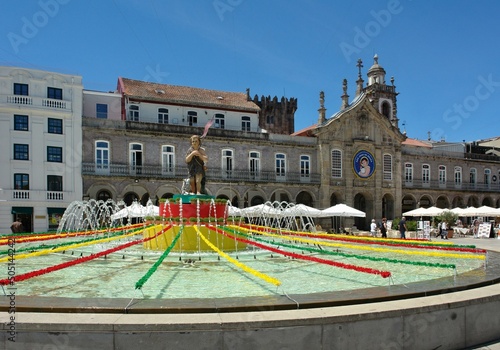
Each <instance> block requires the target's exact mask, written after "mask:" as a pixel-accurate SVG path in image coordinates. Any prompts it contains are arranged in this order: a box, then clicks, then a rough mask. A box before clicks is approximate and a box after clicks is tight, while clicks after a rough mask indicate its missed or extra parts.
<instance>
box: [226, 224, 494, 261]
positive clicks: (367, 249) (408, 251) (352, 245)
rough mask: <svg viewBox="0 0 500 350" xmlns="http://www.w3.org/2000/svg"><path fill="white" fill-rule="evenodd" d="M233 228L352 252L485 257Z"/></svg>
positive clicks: (462, 257)
mask: <svg viewBox="0 0 500 350" xmlns="http://www.w3.org/2000/svg"><path fill="white" fill-rule="evenodd" d="M233 228H239V229H242V230H244V231H248V232H252V233H256V234H260V235H263V236H268V237H274V238H281V239H291V240H293V241H297V242H302V243H311V244H321V245H323V246H328V247H336V248H348V249H354V250H356V249H357V250H365V251H373V252H382V253H398V254H406V255H421V256H433V257H448V258H458V259H478V260H485V259H486V256H485V255H474V254H454V253H437V252H427V251H421V250H418V251H417V250H415V251H411V250H403V249H390V248H374V247H367V246H360V245H354V244H345V243H330V242H326V241H316V240H312V239H305V238H298V237H292V236H283V235H277V234H273V233H266V232H263V231H258V230H250V229H246V228H243V227H240V226H233Z"/></svg>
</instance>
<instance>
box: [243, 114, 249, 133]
mask: <svg viewBox="0 0 500 350" xmlns="http://www.w3.org/2000/svg"><path fill="white" fill-rule="evenodd" d="M241 131H246V132H250V117H247V116H243V117H241Z"/></svg>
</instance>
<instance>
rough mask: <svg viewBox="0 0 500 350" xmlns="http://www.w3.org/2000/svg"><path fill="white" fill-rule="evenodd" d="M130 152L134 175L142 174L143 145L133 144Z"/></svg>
mask: <svg viewBox="0 0 500 350" xmlns="http://www.w3.org/2000/svg"><path fill="white" fill-rule="evenodd" d="M129 152H130V158H129V161H130V166H131V172H132V174H142V145H141V144H140V143H131V144H130V145H129Z"/></svg>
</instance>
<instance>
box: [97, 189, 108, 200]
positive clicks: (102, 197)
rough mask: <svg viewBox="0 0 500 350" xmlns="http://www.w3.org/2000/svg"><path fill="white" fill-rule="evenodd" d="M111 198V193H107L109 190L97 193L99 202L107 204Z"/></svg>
mask: <svg viewBox="0 0 500 350" xmlns="http://www.w3.org/2000/svg"><path fill="white" fill-rule="evenodd" d="M110 198H111V193H109V191H107V190H101V191H99V192H97V198H96V199H97V200H98V201H103V202H106V201H107V200H108V199H110Z"/></svg>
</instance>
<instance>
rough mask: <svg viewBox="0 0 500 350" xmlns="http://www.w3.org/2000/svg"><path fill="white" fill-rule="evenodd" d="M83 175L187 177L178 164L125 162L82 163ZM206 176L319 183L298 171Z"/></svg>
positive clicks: (216, 170)
mask: <svg viewBox="0 0 500 350" xmlns="http://www.w3.org/2000/svg"><path fill="white" fill-rule="evenodd" d="M82 174H83V175H96V176H110V177H114V176H133V177H137V178H141V177H148V178H152V177H154V178H163V179H179V180H181V179H184V178H187V177H188V169H187V167H186V166H178V167H176V168H175V169H174V170H173V171H166V170H165V169H163V168H162V167H161V166H147V165H143V166H130V165H127V164H109V166H102V165H100V166H99V167H97V166H96V164H94V163H83V164H82ZM206 175H207V178H209V179H211V180H214V181H238V182H240V181H246V182H268V183H269V182H287V183H307V184H319V183H320V174H317V173H312V174H310V175H305V174H302V173H300V172H287V173H286V174H285V176H281V175H280V176H277V175H276V173H275V172H273V171H259V172H250V171H248V170H230V171H228V170H225V169H222V168H208V170H207V174H206Z"/></svg>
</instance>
